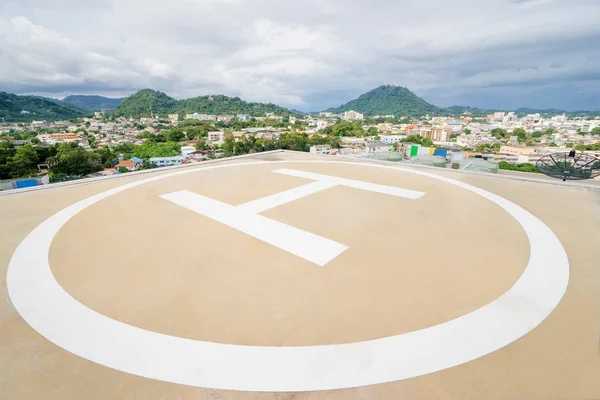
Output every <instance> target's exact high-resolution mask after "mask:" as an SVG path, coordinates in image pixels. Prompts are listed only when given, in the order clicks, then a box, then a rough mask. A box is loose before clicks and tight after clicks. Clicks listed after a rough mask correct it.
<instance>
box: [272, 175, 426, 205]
mask: <svg viewBox="0 0 600 400" xmlns="http://www.w3.org/2000/svg"><path fill="white" fill-rule="evenodd" d="M273 172H276V173H278V174H284V175H290V176H296V177H298V178H306V179H313V180H315V181H322V182H335V183H336V184H338V185H342V186H348V187H352V188H356V189H362V190H368V191H370V192H376V193H383V194H389V195H392V196H397V197H404V198H407V199H413V200H414V199H418V198H419V197H421V196H423V195H424V194H425V193H423V192H417V191H415V190H408V189H402V188H397V187H392V186H385V185H378V184H376V183H369V182H363V181H356V180H354V179H346V178H338V177H336V176H330V175H322V174H316V173H314V172H305V171H297V170H294V169H286V168H281V169H276V170H274V171H273Z"/></svg>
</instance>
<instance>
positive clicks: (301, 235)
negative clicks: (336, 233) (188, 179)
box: [160, 190, 348, 267]
mask: <svg viewBox="0 0 600 400" xmlns="http://www.w3.org/2000/svg"><path fill="white" fill-rule="evenodd" d="M160 197H162V198H163V199H165V200H168V201H170V202H173V203H175V204H177V205H180V206H182V207H185V208H187V209H188V210H191V211H194V212H197V213H198V214H201V215H204V216H205V217H208V218H211V219H213V220H215V221H218V222H221V223H222V224H225V225H227V226H230V227H232V228H234V229H237V230H238V231H240V232H243V233H245V234H247V235H250V236H253V237H255V238H257V239H259V240H262V241H263V242H266V243H269V244H270V245H273V246H275V247H277V248H279V249H282V250H285V251H287V252H290V253H292V254H294V255H297V256H298V257H301V258H304V259H305V260H307V261H310V262H312V263H315V264H317V265H319V266H321V267H322V266H324V265H325V264H327V263H328V262H329V261H331V260H333V259H334V258H335V257H337V256H338V255H340V254H341V253H343V252H344V251H345V250H347V249H348V246H345V245H343V244H341V243H338V242H334V241H333V240H329V239H327V238H324V237H321V236H318V235H315V234H313V233H310V232H307V231H304V230H302V229H298V228H295V227H293V226H290V225H287V224H284V223H282V222H279V221H275V220H272V219H270V218H267V217H263V216H262V215H258V214H250V213H248V212H246V211H245V210H240V209H239V208H237V207H235V206H232V205H230V204H227V203H222V202H220V201H217V200H213V199H211V198H209V197H205V196H201V195H199V194H196V193H192V192H190V191H188V190H182V191H180V192H174V193H169V194H164V195H162V196H160Z"/></svg>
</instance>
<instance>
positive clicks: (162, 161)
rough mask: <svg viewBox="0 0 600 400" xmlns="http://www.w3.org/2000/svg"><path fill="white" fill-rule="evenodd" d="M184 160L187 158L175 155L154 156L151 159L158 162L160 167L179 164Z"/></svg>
mask: <svg viewBox="0 0 600 400" xmlns="http://www.w3.org/2000/svg"><path fill="white" fill-rule="evenodd" d="M184 160H185V158H184V157H183V156H175V157H152V158H151V159H150V162H151V163H154V164H156V165H157V166H158V167H167V166H169V165H179V164H181V163H182V162H183V161H184Z"/></svg>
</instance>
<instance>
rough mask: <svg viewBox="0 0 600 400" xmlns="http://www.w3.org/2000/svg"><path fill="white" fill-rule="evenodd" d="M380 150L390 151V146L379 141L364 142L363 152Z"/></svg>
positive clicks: (377, 151)
mask: <svg viewBox="0 0 600 400" xmlns="http://www.w3.org/2000/svg"><path fill="white" fill-rule="evenodd" d="M381 151H390V146H389V145H388V144H385V143H381V142H367V143H366V144H365V153H379V152H381Z"/></svg>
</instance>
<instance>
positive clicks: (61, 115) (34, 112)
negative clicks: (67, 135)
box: [0, 92, 89, 122]
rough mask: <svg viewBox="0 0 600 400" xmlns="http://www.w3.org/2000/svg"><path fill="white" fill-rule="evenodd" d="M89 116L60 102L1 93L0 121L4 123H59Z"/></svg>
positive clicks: (83, 111) (85, 112)
mask: <svg viewBox="0 0 600 400" xmlns="http://www.w3.org/2000/svg"><path fill="white" fill-rule="evenodd" d="M88 114H89V113H88V112H87V111H85V110H82V109H79V108H75V107H73V106H70V105H68V104H64V103H62V102H60V101H59V100H55V99H47V98H45V97H38V96H21V95H17V94H13V93H7V92H0V119H2V120H3V121H4V122H30V121H34V120H44V121H57V120H65V119H74V118H81V117H85V116H87V115H88Z"/></svg>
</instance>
